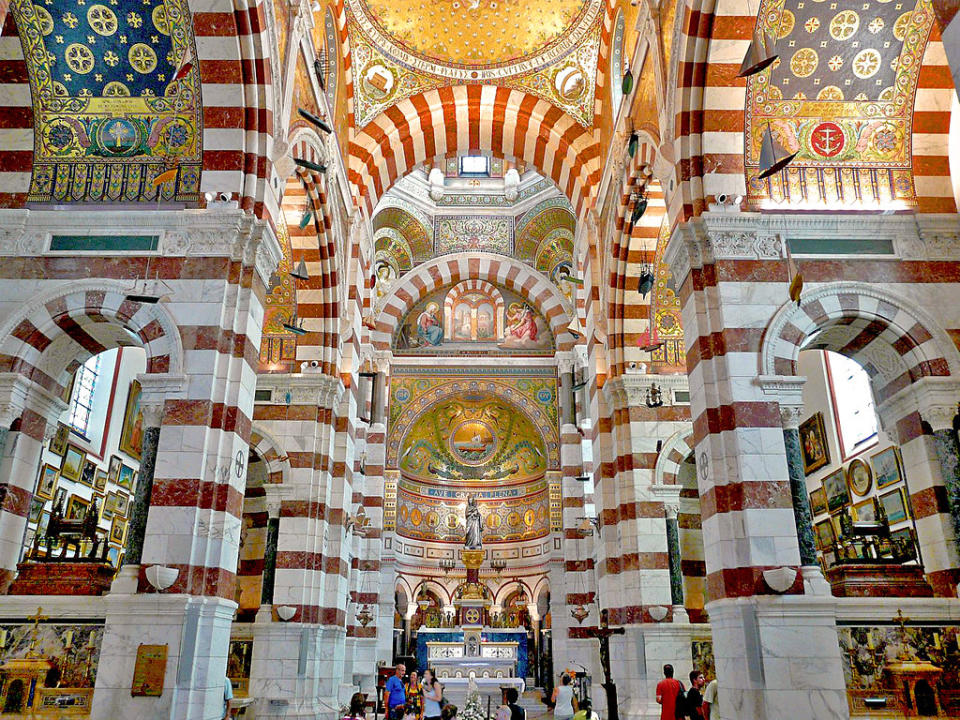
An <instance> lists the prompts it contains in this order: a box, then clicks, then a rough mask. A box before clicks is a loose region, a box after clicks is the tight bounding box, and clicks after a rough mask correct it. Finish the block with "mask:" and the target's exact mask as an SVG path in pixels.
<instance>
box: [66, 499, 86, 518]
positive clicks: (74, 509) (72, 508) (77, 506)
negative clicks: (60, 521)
mask: <svg viewBox="0 0 960 720" xmlns="http://www.w3.org/2000/svg"><path fill="white" fill-rule="evenodd" d="M88 507H90V501H89V500H84V499H83V498H82V497H80V496H79V495H71V496H70V502H68V503H67V510H66V512H65V513H64V514H63V517H64V520H83V516H84V515H86V513H87V508H88Z"/></svg>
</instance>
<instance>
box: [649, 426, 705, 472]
mask: <svg viewBox="0 0 960 720" xmlns="http://www.w3.org/2000/svg"><path fill="white" fill-rule="evenodd" d="M695 449H696V444H695V443H694V442H693V428H692V427H688V428H684V429H683V430H678V431H677V432H675V433H674V434H673V435H671V436H670V437H669V438H667V439H666V440H665V441H664V443H663V447H662V448H660V452H659V453H658V454H657V462H656V464H655V465H654V468H653V484H654V485H676V484H678V483H679V482H680V480H678V478H677V476H678V475H679V473H680V467H681V464H682V463H683V461H684V460H686V459H687V457H689V455H690V453H692V452H693V451H694V450H695Z"/></svg>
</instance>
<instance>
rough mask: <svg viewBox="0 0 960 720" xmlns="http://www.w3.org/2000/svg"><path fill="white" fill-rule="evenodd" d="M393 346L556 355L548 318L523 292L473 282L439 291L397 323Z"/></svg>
mask: <svg viewBox="0 0 960 720" xmlns="http://www.w3.org/2000/svg"><path fill="white" fill-rule="evenodd" d="M393 349H394V351H395V352H396V353H398V354H404V355H462V356H466V355H480V354H484V355H486V354H494V355H552V354H553V352H554V349H555V343H554V338H553V333H552V332H551V331H550V327H549V324H548V323H547V320H546V318H544V317H543V315H541V314H540V313H539V312H538V311H537V310H536V308H534V307H533V306H532V305H530V303H529V302H528V301H527V300H526V299H525V298H524V297H522V296H520V295H518V294H517V293H515V292H513V291H512V290H508V289H506V288H503V287H499V286H495V285H492V284H490V283H484V284H483V285H482V286H481V287H473V283H472V282H471V281H465V282H463V283H459V284H457V285H452V286H451V285H448V286H445V287H443V288H440V289H439V290H435V291H433V292H432V293H430V294H429V295H427V296H426V297H425V298H423V299H422V300H420V302H418V303H417V304H416V305H414V306H413V307H412V308H411V309H410V311H409V312H408V313H407V314H406V315H405V316H404V317H403V319H402V320H401V321H400V323H399V325H398V326H397V331H396V333H395V334H394V337H393Z"/></svg>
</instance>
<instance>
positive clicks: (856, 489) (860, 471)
mask: <svg viewBox="0 0 960 720" xmlns="http://www.w3.org/2000/svg"><path fill="white" fill-rule="evenodd" d="M847 484H848V485H850V490H852V491H853V494H854V495H858V496H860V497H866V495H867V493H868V492H870V488H871V487H873V473H872V472H870V466H869V465H867V463H866V462H865V461H864V460H861V459H860V458H857V459H856V460H851V461H850V464H849V465H847Z"/></svg>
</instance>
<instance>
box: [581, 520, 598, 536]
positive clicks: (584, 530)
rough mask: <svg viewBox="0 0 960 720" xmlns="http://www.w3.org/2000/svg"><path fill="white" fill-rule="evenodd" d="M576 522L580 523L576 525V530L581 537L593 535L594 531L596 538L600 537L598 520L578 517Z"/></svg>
mask: <svg viewBox="0 0 960 720" xmlns="http://www.w3.org/2000/svg"><path fill="white" fill-rule="evenodd" d="M577 520H579V521H580V524H579V525H577V530H578V531H579V532H580V534H581V536H583V537H586V536H588V535H593V533H594V531H596V533H597V537H600V527H601V526H600V518H598V517H578V518H577ZM591 528H592V529H591Z"/></svg>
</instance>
